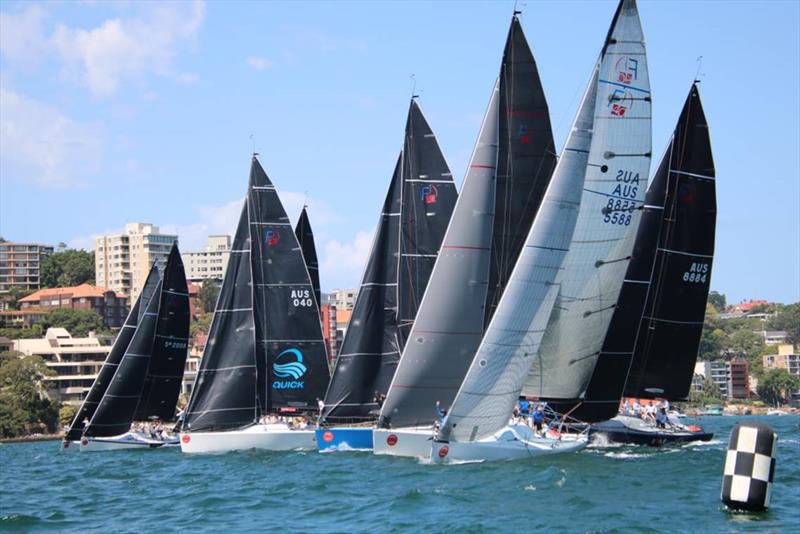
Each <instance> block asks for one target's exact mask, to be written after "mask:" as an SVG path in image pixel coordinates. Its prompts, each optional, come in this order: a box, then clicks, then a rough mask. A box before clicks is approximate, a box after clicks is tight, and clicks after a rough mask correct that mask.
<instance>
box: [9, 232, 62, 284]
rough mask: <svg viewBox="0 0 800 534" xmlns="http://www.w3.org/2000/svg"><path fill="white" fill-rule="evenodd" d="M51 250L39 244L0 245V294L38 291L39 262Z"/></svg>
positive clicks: (51, 249)
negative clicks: (14, 290)
mask: <svg viewBox="0 0 800 534" xmlns="http://www.w3.org/2000/svg"><path fill="white" fill-rule="evenodd" d="M53 250H54V249H53V247H52V246H50V245H42V244H40V243H10V242H8V241H6V242H3V243H0V293H6V292H8V291H10V290H11V289H12V288H17V289H21V290H23V291H30V290H32V289H39V287H40V284H41V282H40V278H39V277H40V272H41V270H40V267H41V262H42V260H43V259H44V257H45V256H47V255H48V254H52V253H53Z"/></svg>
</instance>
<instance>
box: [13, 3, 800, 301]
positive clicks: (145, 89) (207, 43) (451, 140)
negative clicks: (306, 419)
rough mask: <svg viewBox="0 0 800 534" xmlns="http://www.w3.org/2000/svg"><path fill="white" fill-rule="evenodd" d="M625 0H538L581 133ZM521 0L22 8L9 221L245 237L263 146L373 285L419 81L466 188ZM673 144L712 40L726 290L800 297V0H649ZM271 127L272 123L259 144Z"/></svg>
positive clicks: (57, 230) (27, 231)
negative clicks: (370, 261)
mask: <svg viewBox="0 0 800 534" xmlns="http://www.w3.org/2000/svg"><path fill="white" fill-rule="evenodd" d="M615 6H616V2H615V1H605V0H598V1H588V2H580V1H570V2H550V1H545V2H533V1H529V2H527V3H526V4H521V5H520V8H521V9H522V11H523V14H522V17H521V20H522V24H523V27H524V29H525V32H526V35H527V37H528V41H529V43H530V44H531V47H532V49H533V51H534V54H535V56H536V59H537V62H538V65H539V70H540V74H541V77H542V81H543V84H544V88H545V91H546V94H547V98H548V101H549V104H550V112H551V117H552V122H553V127H554V133H555V138H556V143H557V145H558V146H559V147H560V146H561V145H562V144H563V142H564V137H565V135H566V132H567V129H568V128H569V125H570V122H571V120H572V117H573V114H574V113H575V110H576V107H577V104H578V99H579V97H580V94H581V92H582V91H583V89H584V86H585V83H586V81H587V77H588V74H589V71H590V69H591V67H592V65H593V63H594V61H595V59H596V56H597V53H598V51H599V49H600V46H601V44H602V40H603V38H604V36H605V33H606V31H607V28H608V24H609V22H610V19H611V16H612V14H613V12H614V9H615ZM512 7H513V2H441V3H428V2H380V3H366V2H338V3H337V2H319V3H315V2H294V3H280V2H238V3H237V2H224V3H223V2H208V3H201V2H196V3H195V2H181V3H166V2H96V1H85V2H45V3H32V2H24V3H17V2H12V1H4V2H2V4H0V12H1V13H2V20H1V21H0V69H1V70H0V96H1V97H2V99H1V100H0V235H2V236H3V237H5V238H6V239H8V240H26V241H39V242H45V243H57V242H60V241H64V242H67V243H69V244H70V245H72V246H76V247H81V246H91V243H92V236H93V235H96V234H100V233H103V232H108V231H114V230H117V229H119V228H122V227H123V226H124V224H125V223H126V222H130V221H146V222H152V223H155V224H158V225H160V226H161V227H162V229H164V230H171V231H176V232H177V233H178V234H179V236H180V241H181V247H182V248H183V249H188V250H191V249H198V248H200V247H202V246H203V244H204V242H205V236H206V235H208V234H209V233H221V232H223V233H225V232H227V233H230V232H232V230H233V226H234V225H235V222H236V216H237V213H238V210H239V208H240V202H241V199H242V197H243V195H244V190H245V187H246V181H247V174H248V166H249V155H250V153H251V151H252V150H253V146H254V145H255V148H256V150H257V151H258V152H260V154H261V161H262V163H263V165H264V167H265V169H266V170H267V173H268V174H269V175H270V176H271V178H272V179H273V181H274V182H275V184H276V185H277V187H278V189H279V191H280V192H281V195H282V198H283V199H284V203H285V204H286V206H287V209H288V211H289V213H290V216H292V218H293V219H294V218H295V217H296V215H297V213H298V212H299V209H300V206H301V205H302V203H303V200H304V198H305V195H306V191H307V192H308V197H309V204H310V216H311V223H312V225H313V226H314V229H315V233H316V235H317V246H318V248H319V254H320V256H321V261H322V269H321V275H322V284H323V289H325V290H331V289H333V288H335V287H344V286H354V285H357V283H358V280H359V277H360V275H361V270H362V268H363V262H364V260H365V257H366V254H367V253H368V249H369V245H370V239H371V234H372V231H373V227H374V225H375V223H376V220H377V215H378V211H379V209H380V205H381V203H382V201H383V197H384V194H385V190H386V187H387V184H388V181H389V178H390V175H391V172H392V170H393V165H394V162H395V159H396V157H397V153H398V151H399V148H400V144H401V142H402V135H403V131H402V128H403V124H404V120H405V114H406V111H407V105H408V97H409V95H410V92H411V84H412V82H411V75H412V74H413V75H414V76H415V79H416V84H417V92H418V93H419V94H420V95H421V99H420V103H421V105H422V107H423V109H424V111H425V113H426V115H427V117H428V119H429V121H430V123H431V126H432V127H433V129H434V131H435V132H436V134H437V137H438V139H439V142H440V144H441V146H442V149H443V151H444V153H445V156H446V157H447V159H448V162H449V164H450V166H451V169H452V171H453V174H454V176H456V177H457V181H458V182H459V183H460V181H461V177H462V176H463V174H464V169H465V167H466V165H467V159H468V158H469V155H470V153H471V150H472V145H473V143H474V140H475V136H476V135H477V132H478V128H479V126H480V120H481V115H482V113H483V111H484V109H485V106H486V102H487V99H488V96H489V93H490V90H491V88H492V85H493V83H494V79H495V77H496V76H497V72H498V68H499V62H500V56H501V53H502V48H503V44H504V40H505V34H506V31H507V29H508V23H509V20H510V16H511V10H512ZM640 12H641V17H642V23H643V26H644V31H645V35H646V38H647V44H648V58H649V67H650V74H651V84H652V89H653V98H654V103H653V113H654V120H653V148H654V152H655V153H656V154H661V153H662V151H663V148H664V146H665V145H666V143H667V141H668V138H669V135H670V133H671V131H672V129H673V127H674V123H675V120H676V119H677V115H678V113H679V111H680V107H681V105H682V103H683V100H684V98H685V97H686V94H687V92H688V90H689V84H690V83H691V81H692V79H693V78H694V76H695V72H696V71H697V61H696V59H697V57H698V56H703V63H702V67H701V71H700V72H701V73H704V75H703V76H702V84H701V94H702V97H703V100H704V105H705V108H706V113H707V115H708V120H709V124H710V128H711V135H712V142H713V148H714V156H715V161H716V167H717V177H718V180H717V193H718V204H719V218H718V224H717V252H716V259H715V264H714V272H713V279H712V288H714V289H717V290H719V291H722V292H724V293H726V294H727V295H728V298H729V301H739V300H741V299H745V298H766V299H770V300H776V301H781V302H794V301H798V300H800V215H799V214H798V202H800V109H799V101H800V97H798V95H800V35H799V32H800V30H799V29H798V28H800V3H798V2H795V1H766V2H744V1H740V2H721V1H711V2H703V1H686V2H677V1H675V2H673V1H658V2H648V1H642V2H640ZM251 136H252V139H251Z"/></svg>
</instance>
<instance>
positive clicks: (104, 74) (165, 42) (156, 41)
mask: <svg viewBox="0 0 800 534" xmlns="http://www.w3.org/2000/svg"><path fill="white" fill-rule="evenodd" d="M147 6H148V7H149V9H148V10H147V11H146V12H145V13H144V15H143V16H142V17H140V18H126V19H122V18H115V19H109V20H106V21H104V22H103V23H102V24H101V25H100V26H98V27H96V28H93V29H90V30H85V29H77V28H70V27H68V26H66V25H64V24H59V25H58V26H57V27H56V29H55V31H54V32H53V34H52V36H51V37H50V39H49V44H50V45H51V46H53V47H54V49H55V51H56V52H57V54H58V55H59V57H60V58H61V60H62V61H63V74H64V75H65V76H66V77H67V78H68V79H73V80H76V81H77V82H78V83H80V84H82V85H85V86H86V87H88V88H89V90H90V91H91V92H92V94H93V95H95V96H98V97H107V96H110V95H112V94H113V93H115V92H116V91H117V89H118V88H119V86H120V85H121V84H122V83H123V82H125V81H127V80H141V79H144V78H145V77H146V76H147V75H148V74H156V75H160V76H166V77H170V78H172V79H175V80H176V81H178V82H180V83H192V82H193V81H194V80H195V79H196V77H195V76H194V75H192V74H186V73H180V72H176V71H175V70H174V68H173V62H174V59H175V56H176V54H177V52H178V50H179V49H180V48H182V47H185V46H188V45H191V44H192V43H193V42H194V40H195V39H196V37H197V34H198V33H199V30H200V27H201V26H202V23H203V19H204V17H205V4H204V3H203V2H200V1H195V2H192V3H191V4H187V3H168V2H159V3H148V4H147Z"/></svg>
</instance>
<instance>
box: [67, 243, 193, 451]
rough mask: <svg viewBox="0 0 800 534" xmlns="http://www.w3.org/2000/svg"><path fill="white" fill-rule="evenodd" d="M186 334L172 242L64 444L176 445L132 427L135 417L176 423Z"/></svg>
mask: <svg viewBox="0 0 800 534" xmlns="http://www.w3.org/2000/svg"><path fill="white" fill-rule="evenodd" d="M143 303H146V307H145V310H144V312H142V305H143ZM134 318H138V319H139V320H138V322H137V324H136V326H135V327H134V326H133V319H134ZM188 338H189V293H188V289H187V286H186V274H185V272H184V268H183V263H182V261H181V257H180V252H179V251H178V247H177V245H176V244H173V246H172V249H171V251H170V254H169V258H168V260H167V263H166V266H165V269H164V275H163V277H161V279H160V280H159V274H158V268H157V267H156V266H155V265H153V267H152V269H151V271H150V274H149V275H148V278H147V281H146V282H145V287H144V289H143V291H142V293H141V294H140V297H139V299H138V301H137V303H136V304H135V305H134V308H133V309H132V310H131V313H130V314H129V317H128V320H126V324H125V325H124V326H123V328H122V330H121V331H120V334H119V336H118V339H117V341H116V342H115V344H114V347H112V350H111V352H110V353H109V356H108V358H107V359H106V362H105V363H104V365H103V367H102V368H101V371H100V373H99V374H98V377H97V379H96V380H95V383H94V384H93V385H92V389H91V390H90V392H89V394H88V395H87V397H86V399H85V400H84V403H83V405H82V406H81V409H80V410H79V411H78V414H77V415H76V417H75V419H74V420H73V422H72V425H71V426H70V429H69V431H68V432H67V436H66V438H65V444H67V443H68V442H69V441H75V440H76V438H78V437H79V440H80V449H81V450H86V451H104V450H116V449H130V448H158V447H161V446H164V445H177V444H178V438H177V436H173V435H171V434H169V433H160V434H156V433H155V431H152V432H150V433H146V432H144V431H142V430H140V429H136V428H131V425H132V424H133V422H134V421H142V422H147V424H151V423H152V424H153V426H155V425H156V422H159V423H167V422H172V421H175V415H176V414H175V407H176V405H177V402H178V396H179V395H180V388H181V382H182V380H183V372H184V366H185V364H186V356H187V351H188ZM126 341H128V344H127V346H126V347H125V348H124V349H123V345H124V344H125V343H126ZM120 353H121V355H120Z"/></svg>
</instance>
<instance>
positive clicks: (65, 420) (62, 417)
mask: <svg viewBox="0 0 800 534" xmlns="http://www.w3.org/2000/svg"><path fill="white" fill-rule="evenodd" d="M76 413H78V409H77V408H76V407H75V406H73V405H71V404H65V405H63V406H62V407H61V409H60V410H58V420H59V422H60V423H61V424H62V425H68V424H70V423H71V422H72V420H73V419H75V414H76Z"/></svg>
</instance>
